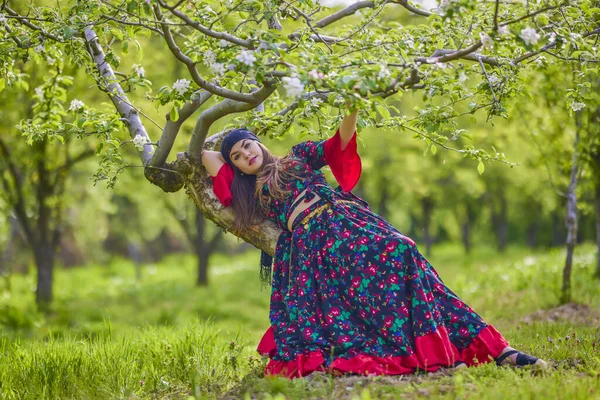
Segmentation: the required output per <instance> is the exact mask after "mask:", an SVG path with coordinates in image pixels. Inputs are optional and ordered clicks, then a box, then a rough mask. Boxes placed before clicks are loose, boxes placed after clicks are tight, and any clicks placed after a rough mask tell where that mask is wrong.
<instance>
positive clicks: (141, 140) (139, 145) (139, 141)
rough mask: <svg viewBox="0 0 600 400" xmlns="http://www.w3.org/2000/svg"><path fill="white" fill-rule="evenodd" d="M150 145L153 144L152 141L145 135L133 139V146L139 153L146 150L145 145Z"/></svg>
mask: <svg viewBox="0 0 600 400" xmlns="http://www.w3.org/2000/svg"><path fill="white" fill-rule="evenodd" d="M149 143H151V142H150V139H149V138H148V137H146V136H143V135H135V137H134V138H133V145H134V146H135V148H136V149H138V150H139V151H142V150H144V145H146V144H149Z"/></svg>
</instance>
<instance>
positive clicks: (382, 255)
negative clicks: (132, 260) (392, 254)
mask: <svg viewBox="0 0 600 400" xmlns="http://www.w3.org/2000/svg"><path fill="white" fill-rule="evenodd" d="M379 261H381V262H386V261H387V254H380V255H379Z"/></svg>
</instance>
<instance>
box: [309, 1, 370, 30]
mask: <svg viewBox="0 0 600 400" xmlns="http://www.w3.org/2000/svg"><path fill="white" fill-rule="evenodd" d="M374 6H375V2H374V1H359V2H357V3H354V4H352V5H350V6H348V7H346V8H344V9H343V10H340V11H338V12H336V13H334V14H331V15H330V16H328V17H325V18H323V19H321V20H319V21H317V22H315V25H314V26H315V28H324V27H326V26H327V25H329V24H333V23H334V22H336V21H338V20H340V19H342V18H345V17H347V16H349V15H352V14H354V13H355V12H357V11H358V10H360V9H361V8H373V7H374Z"/></svg>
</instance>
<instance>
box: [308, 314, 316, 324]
mask: <svg viewBox="0 0 600 400" xmlns="http://www.w3.org/2000/svg"><path fill="white" fill-rule="evenodd" d="M308 322H310V323H311V324H316V323H317V318H315V316H314V315H313V316H311V317H308Z"/></svg>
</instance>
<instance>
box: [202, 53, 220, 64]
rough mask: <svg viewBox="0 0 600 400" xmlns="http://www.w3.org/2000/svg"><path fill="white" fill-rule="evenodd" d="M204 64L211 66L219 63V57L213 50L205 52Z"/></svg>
mask: <svg viewBox="0 0 600 400" xmlns="http://www.w3.org/2000/svg"><path fill="white" fill-rule="evenodd" d="M203 61H204V64H206V65H209V66H210V65H211V64H214V63H215V62H216V61H217V56H216V55H215V53H214V52H213V51H212V50H207V51H206V52H204V60H203Z"/></svg>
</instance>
